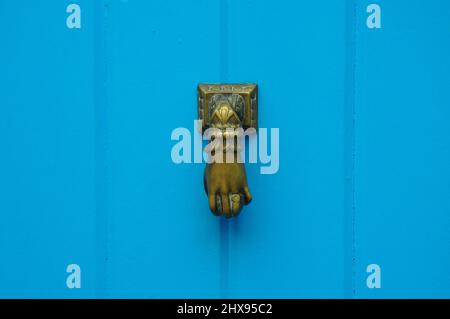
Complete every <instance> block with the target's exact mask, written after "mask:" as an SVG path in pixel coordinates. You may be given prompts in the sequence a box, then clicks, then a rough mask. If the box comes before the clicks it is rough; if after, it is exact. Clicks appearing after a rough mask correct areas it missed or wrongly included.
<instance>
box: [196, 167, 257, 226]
mask: <svg viewBox="0 0 450 319" xmlns="http://www.w3.org/2000/svg"><path fill="white" fill-rule="evenodd" d="M204 185H205V191H206V194H207V195H208V199H209V207H210V209H211V211H212V212H213V213H214V214H215V215H217V216H220V215H222V216H225V217H227V218H230V217H232V216H237V215H238V214H239V212H240V211H241V208H242V206H244V204H245V205H247V204H248V203H250V201H251V200H252V195H251V194H250V191H249V189H248V185H247V176H246V175H245V166H244V164H243V163H212V164H207V165H206V169H205V175H204Z"/></svg>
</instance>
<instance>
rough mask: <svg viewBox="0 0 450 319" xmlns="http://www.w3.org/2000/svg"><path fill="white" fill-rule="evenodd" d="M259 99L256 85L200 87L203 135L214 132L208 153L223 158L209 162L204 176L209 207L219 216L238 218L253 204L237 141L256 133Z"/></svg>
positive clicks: (199, 96)
mask: <svg viewBox="0 0 450 319" xmlns="http://www.w3.org/2000/svg"><path fill="white" fill-rule="evenodd" d="M257 98H258V97H257V86H256V84H200V85H199V86H198V117H199V119H200V120H203V123H202V131H203V130H207V129H212V130H213V133H212V136H213V138H212V139H211V141H210V143H209V144H208V146H207V149H208V148H209V150H210V152H211V153H210V154H211V155H212V156H213V157H214V156H215V155H217V154H219V153H218V152H222V155H223V156H222V157H223V161H220V160H217V158H215V159H213V160H212V161H211V162H209V163H208V164H207V165H206V168H205V174H204V186H205V191H206V194H207V196H208V200H209V207H210V209H211V211H212V212H213V213H214V214H215V215H217V216H225V217H227V218H229V217H233V216H237V215H238V214H239V212H240V211H241V209H242V207H243V206H244V205H247V204H248V203H250V201H251V200H252V195H251V194H250V191H249V188H248V184H247V176H246V174H245V166H244V164H243V162H242V158H241V154H240V152H241V149H240V147H239V143H238V142H237V141H238V139H240V138H242V134H241V133H242V131H243V130H244V129H249V128H253V129H255V130H256V129H257V125H258V118H257V112H258V104H257V101H258V100H257ZM227 152H228V154H227ZM219 155H220V154H219Z"/></svg>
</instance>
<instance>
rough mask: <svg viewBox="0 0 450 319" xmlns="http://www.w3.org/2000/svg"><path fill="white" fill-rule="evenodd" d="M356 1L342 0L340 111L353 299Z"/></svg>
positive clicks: (347, 268) (347, 283)
mask: <svg viewBox="0 0 450 319" xmlns="http://www.w3.org/2000/svg"><path fill="white" fill-rule="evenodd" d="M356 10H357V4H356V0H347V1H346V18H345V23H346V27H345V32H346V43H345V50H346V52H345V60H346V61H345V111H344V117H345V118H344V130H345V133H344V139H345V140H344V156H345V158H344V165H345V168H344V174H345V189H344V196H345V198H344V206H345V207H344V218H345V222H344V225H345V226H344V227H345V230H344V254H345V256H344V257H345V258H344V296H345V297H346V298H354V297H355V296H356V288H355V263H356V255H355V252H356V245H355V218H356V207H355V151H356V150H355V122H356V113H355V68H356V21H357V19H356Z"/></svg>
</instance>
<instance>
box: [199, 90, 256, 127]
mask: <svg viewBox="0 0 450 319" xmlns="http://www.w3.org/2000/svg"><path fill="white" fill-rule="evenodd" d="M216 94H222V95H225V96H230V95H233V94H238V95H240V96H242V98H243V99H244V111H243V116H242V117H243V118H242V119H241V122H242V127H243V128H244V129H247V128H250V127H252V128H254V129H258V87H257V85H256V84H251V83H246V84H199V85H198V118H199V120H203V129H206V128H209V127H210V126H211V118H210V114H211V111H213V110H210V109H209V107H210V105H211V103H210V101H211V99H212V98H213V96H214V95H216Z"/></svg>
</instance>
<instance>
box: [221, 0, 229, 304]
mask: <svg viewBox="0 0 450 319" xmlns="http://www.w3.org/2000/svg"><path fill="white" fill-rule="evenodd" d="M219 9H220V12H219V17H220V18H219V23H220V80H221V81H222V82H227V81H228V0H220V6H219ZM228 222H229V221H228V220H226V219H224V218H222V217H221V218H220V221H219V223H220V270H219V271H220V285H219V286H220V295H221V297H222V298H228V296H229V284H228V282H229V263H230V261H229V257H230V254H229V246H230V245H229V237H230V236H229V233H230V230H229V225H228Z"/></svg>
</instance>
